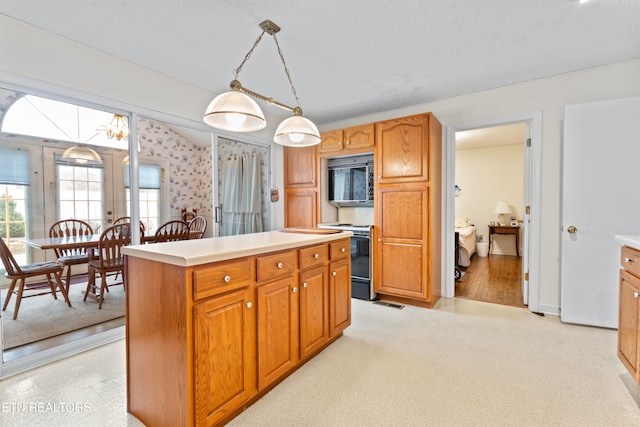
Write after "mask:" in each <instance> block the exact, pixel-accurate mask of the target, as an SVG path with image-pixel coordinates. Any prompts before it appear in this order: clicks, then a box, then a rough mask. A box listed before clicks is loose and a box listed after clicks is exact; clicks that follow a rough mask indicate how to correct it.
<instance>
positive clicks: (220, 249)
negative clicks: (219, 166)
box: [122, 231, 353, 267]
mask: <svg viewBox="0 0 640 427" xmlns="http://www.w3.org/2000/svg"><path fill="white" fill-rule="evenodd" d="M351 236H353V233H352V232H350V231H341V232H339V233H334V234H306V233H284V232H281V231H266V232H262V233H252V234H241V235H237V236H223V237H209V238H204V239H197V240H182V241H178V242H166V243H151V244H146V245H133V246H126V247H123V248H122V253H123V254H124V255H127V256H133V257H138V258H143V259H148V260H152V261H159V262H163V263H166V264H173V265H178V266H181V267H191V266H195V265H201V264H208V263H211V262H218V261H226V260H230V259H234V258H241V257H244V256H251V255H258V254H263V253H268V252H277V251H281V250H286V249H292V248H297V247H302V246H309V245H314V244H318V243H324V242H331V241H334V240H341V239H345V238H347V237H351Z"/></svg>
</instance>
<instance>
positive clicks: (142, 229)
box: [111, 216, 146, 234]
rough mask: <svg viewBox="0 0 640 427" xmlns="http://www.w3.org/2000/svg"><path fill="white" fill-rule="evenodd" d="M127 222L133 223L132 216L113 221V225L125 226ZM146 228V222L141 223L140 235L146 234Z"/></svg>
mask: <svg viewBox="0 0 640 427" xmlns="http://www.w3.org/2000/svg"><path fill="white" fill-rule="evenodd" d="M127 222H131V217H130V216H121V217H120V218H116V219H114V220H113V223H112V224H111V225H117V224H125V223H127ZM145 229H146V227H145V226H144V222H142V221H140V233H141V234H144V232H145Z"/></svg>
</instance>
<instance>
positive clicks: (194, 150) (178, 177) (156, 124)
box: [138, 117, 213, 219]
mask: <svg viewBox="0 0 640 427" xmlns="http://www.w3.org/2000/svg"><path fill="white" fill-rule="evenodd" d="M138 138H139V141H140V156H141V157H157V158H162V159H169V162H170V167H169V171H165V173H166V174H168V178H169V186H170V204H171V219H180V218H181V216H182V209H183V208H185V209H187V210H188V211H192V210H193V209H197V211H198V214H199V215H203V216H205V217H211V216H212V211H213V208H212V206H213V193H212V191H213V189H212V183H213V180H212V174H213V165H212V149H211V146H207V147H200V146H197V145H195V144H194V143H193V142H191V141H189V140H188V139H187V138H185V137H184V136H182V135H180V134H178V133H176V132H174V131H173V130H171V128H170V127H169V126H168V125H167V124H165V123H163V122H160V121H157V120H152V119H147V118H143V117H140V118H138Z"/></svg>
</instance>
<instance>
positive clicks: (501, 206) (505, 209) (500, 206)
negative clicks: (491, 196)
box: [495, 200, 511, 225]
mask: <svg viewBox="0 0 640 427" xmlns="http://www.w3.org/2000/svg"><path fill="white" fill-rule="evenodd" d="M495 213H497V214H498V224H499V225H502V222H501V221H500V219H501V218H500V216H501V215H504V214H508V213H511V208H510V207H509V203H507V202H506V201H504V200H498V203H497V204H496V209H495Z"/></svg>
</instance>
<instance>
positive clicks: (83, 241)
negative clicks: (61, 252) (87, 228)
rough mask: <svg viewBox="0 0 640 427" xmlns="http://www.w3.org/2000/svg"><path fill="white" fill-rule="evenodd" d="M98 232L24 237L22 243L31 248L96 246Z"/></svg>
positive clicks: (98, 236)
mask: <svg viewBox="0 0 640 427" xmlns="http://www.w3.org/2000/svg"><path fill="white" fill-rule="evenodd" d="M99 240H100V234H89V235H83V236H66V237H44V238H40V239H31V238H26V239H24V244H25V245H27V246H31V247H32V248H38V249H42V250H47V249H73V248H86V249H89V248H97V247H98V241H99Z"/></svg>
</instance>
